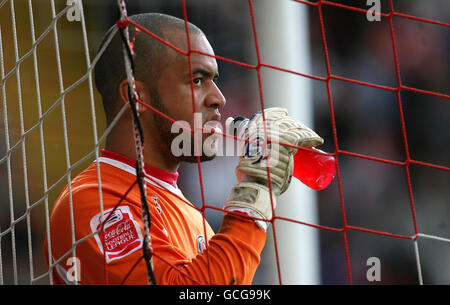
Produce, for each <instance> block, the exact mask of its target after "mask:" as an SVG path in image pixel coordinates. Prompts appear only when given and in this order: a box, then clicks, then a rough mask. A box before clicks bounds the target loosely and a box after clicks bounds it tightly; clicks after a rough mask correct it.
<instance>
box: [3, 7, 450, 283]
mask: <svg viewBox="0 0 450 305" xmlns="http://www.w3.org/2000/svg"><path fill="white" fill-rule="evenodd" d="M286 1H287V0H286ZM253 2H254V5H255V6H257V4H258V0H255V1H253ZM310 2H311V3H315V2H317V1H310ZM332 2H336V3H344V4H346V5H349V6H353V7H358V8H362V9H367V8H368V6H367V5H366V1H361V0H358V1H355V0H351V1H332ZM393 3H394V8H395V11H396V12H401V13H404V14H409V15H414V16H418V17H423V18H428V19H432V20H435V21H440V22H444V23H446V24H449V23H450V19H449V16H450V4H449V2H448V0H442V1H439V0H433V1H422V0H394V1H393ZM126 4H127V9H128V14H129V15H132V14H135V13H141V12H161V13H168V14H171V15H174V16H178V17H180V18H182V17H183V11H182V6H181V1H179V0H152V1H148V0H145V1H144V0H128V1H126ZM32 5H33V12H34V23H35V31H36V34H35V35H36V37H39V36H40V35H41V34H42V33H43V32H44V31H45V30H46V29H47V28H48V27H49V25H50V24H51V22H52V9H51V5H50V1H46V0H38V1H37V0H34V1H32ZM55 5H56V7H55V10H56V13H58V12H60V11H61V10H63V9H64V8H65V6H66V1H59V0H58V1H56V2H55ZM116 5H117V4H116V1H112V0H96V1H84V3H83V6H84V14H85V20H86V27H87V32H88V42H89V50H90V58H91V60H92V59H93V58H94V56H95V53H96V50H97V46H98V44H99V42H100V41H101V38H102V36H103V34H104V33H105V31H106V30H107V29H108V28H109V27H110V26H111V25H112V24H113V23H114V22H115V21H116V20H117V17H118V11H117V8H116ZM296 5H299V6H304V7H305V8H306V9H307V12H308V24H309V29H308V33H309V37H308V39H309V42H310V48H311V49H310V54H311V62H310V64H311V70H310V74H311V75H314V76H318V77H322V78H326V77H327V67H326V62H325V58H324V48H323V42H322V36H321V27H320V22H319V16H318V10H317V7H315V6H311V5H306V4H302V3H296ZM11 6H13V7H14V10H15V23H16V27H17V38H18V40H17V43H18V54H17V55H18V57H19V58H21V57H22V56H24V55H25V54H26V53H27V52H29V51H30V50H31V49H32V39H31V30H30V17H29V8H28V1H25V0H16V1H12V0H9V1H8V0H3V1H0V30H1V46H2V49H3V65H4V75H8V73H9V72H10V71H13V69H14V68H15V67H16V56H15V52H14V35H13V27H12V24H13V20H12V14H11ZM186 8H187V16H188V19H189V21H191V22H193V23H194V24H196V25H198V26H199V27H200V28H201V29H203V30H204V31H205V33H206V35H207V37H208V39H209V40H210V42H211V44H212V46H213V47H214V49H215V52H216V55H220V56H223V57H226V58H230V59H233V60H237V61H240V62H244V63H248V64H251V65H255V64H256V63H257V59H256V53H255V45H254V40H253V32H252V26H251V17H250V13H249V4H248V2H247V1H243V0H227V1H208V0H189V1H186ZM381 10H382V13H389V12H390V5H389V2H388V1H381ZM322 12H323V20H324V29H325V36H326V42H327V47H328V53H329V60H330V69H331V71H332V73H333V74H334V75H338V76H341V77H344V78H349V79H354V80H358V81H362V82H367V83H373V84H378V85H382V86H386V87H391V88H395V87H397V76H396V70H395V61H394V56H393V48H392V41H391V36H390V30H389V21H388V19H387V18H384V17H382V19H381V21H380V22H368V21H367V19H366V15H365V13H361V12H357V11H352V10H347V9H344V8H341V7H336V6H333V5H322ZM256 20H257V21H258V20H260V21H261V20H264V22H271V19H270V18H261V16H256ZM393 26H394V30H395V39H396V45H397V51H398V59H399V67H400V71H401V78H402V83H403V84H404V85H406V86H409V87H413V88H418V89H422V90H427V91H433V92H437V93H440V94H441V95H443V96H435V95H429V94H423V93H419V92H414V91H409V90H402V91H401V93H400V94H401V102H402V104H401V106H402V111H403V115H404V118H405V126H406V135H407V142H408V145H409V146H408V147H409V153H410V156H411V158H412V159H414V160H418V161H423V162H427V163H432V164H436V165H440V166H443V167H446V168H449V167H450V140H449V139H450V125H449V122H450V103H449V102H450V101H449V98H448V96H449V95H450V55H449V54H450V28H449V27H448V26H442V25H438V24H432V23H427V22H420V21H417V20H411V19H405V18H400V17H394V18H393ZM57 30H58V39H59V47H60V52H61V65H62V72H63V82H64V88H67V87H68V86H70V85H71V84H73V83H74V82H75V81H77V80H78V79H79V78H80V77H82V76H83V75H84V74H85V73H86V58H85V55H84V46H83V43H82V41H83V37H82V33H81V26H80V22H68V20H67V19H66V18H65V16H63V17H62V18H60V19H59V20H58V21H57ZM53 34H54V33H53V30H51V32H50V33H49V34H48V35H46V36H45V37H44V38H43V39H42V41H40V42H39V44H38V46H37V47H36V54H37V59H38V63H39V79H40V82H39V85H40V93H41V94H40V100H41V103H42V112H43V113H45V112H46V111H47V110H48V109H50V107H51V106H52V105H54V103H55V101H57V99H58V98H59V97H60V87H59V80H58V71H57V63H56V57H55V44H54V35H53ZM280 35H282V33H280ZM259 38H261V37H259ZM292 39H295V37H292ZM218 63H219V69H220V74H221V77H220V81H219V86H220V88H221V89H222V91H223V93H224V95H225V96H226V98H227V106H226V108H225V109H223V111H222V117H223V118H224V119H226V118H227V117H230V116H232V117H235V116H237V115H246V116H249V115H251V114H252V113H254V112H255V111H258V110H259V109H260V104H259V94H258V90H257V86H258V84H257V76H256V71H255V70H254V69H248V68H244V67H240V66H236V65H233V64H230V63H227V62H224V61H220V60H219V61H218ZM19 66H20V69H17V70H16V72H13V73H12V74H10V75H9V77H8V78H6V79H4V80H3V76H4V75H2V82H1V89H2V90H3V89H5V92H6V99H3V96H2V107H1V117H2V123H0V133H1V140H0V152H1V158H2V162H1V163H0V232H2V233H1V234H2V235H1V237H0V243H1V252H0V255H1V262H2V263H1V267H2V275H3V283H5V284H10V283H14V281H15V280H14V270H13V267H12V266H13V259H14V255H13V252H16V259H17V266H18V269H17V276H18V279H17V281H18V282H19V283H29V282H30V266H29V265H30V261H29V255H28V253H29V240H28V233H27V230H28V227H27V222H26V221H25V219H24V220H23V221H20V222H17V223H14V226H11V223H12V219H17V218H19V217H20V216H22V215H24V213H25V212H26V211H27V204H28V205H33V204H34V203H37V204H35V205H34V206H33V208H32V209H31V210H30V224H31V226H30V227H31V230H32V240H31V244H32V253H33V273H34V276H35V277H36V276H38V275H39V274H42V273H44V272H45V271H46V266H45V264H44V259H43V256H42V246H43V239H44V237H45V203H46V199H47V201H48V204H49V207H51V205H52V203H53V202H54V201H55V199H56V197H57V196H58V194H59V192H60V191H61V189H62V188H63V187H64V185H65V184H66V183H67V179H65V178H63V179H61V177H63V175H64V174H65V173H66V171H67V165H66V162H67V160H66V155H65V147H64V134H63V129H62V127H61V126H62V124H63V122H62V116H61V110H62V109H61V104H58V105H56V107H55V108H54V109H52V110H51V111H50V112H49V113H48V115H47V116H46V117H45V119H44V120H43V123H42V128H43V135H44V142H45V160H46V180H47V185H48V187H49V188H50V190H49V191H48V193H47V194H45V193H44V186H43V185H44V184H43V181H44V178H45V177H44V172H43V164H42V160H43V159H42V150H41V141H40V133H39V128H36V127H37V126H38V123H39V115H38V113H39V112H38V107H37V102H36V101H37V99H38V96H37V93H36V84H35V79H34V68H33V57H32V56H29V57H27V58H25V59H24V60H23V61H22V62H21V63H20V65H19ZM19 66H17V67H19ZM17 71H20V75H19V76H20V79H21V82H20V85H21V90H20V92H19V90H18V86H17ZM299 72H302V71H299ZM310 83H311V86H312V88H313V89H312V94H313V105H314V126H313V127H314V129H315V130H316V131H317V132H318V133H319V134H320V135H321V136H322V137H323V138H324V139H325V144H324V145H323V146H322V147H321V149H322V150H325V151H327V152H334V151H335V143H334V140H333V132H332V121H331V118H330V107H329V104H328V93H327V88H326V82H324V81H320V80H312V79H311V81H310ZM330 87H331V94H332V101H333V106H334V114H335V121H336V131H337V138H338V146H339V148H340V149H341V150H344V151H348V152H353V153H357V154H363V155H367V156H373V157H376V158H381V159H386V160H393V161H399V162H403V161H405V145H404V139H403V133H402V126H401V121H400V113H399V107H398V103H397V96H396V92H395V91H389V90H383V89H380V88H374V87H370V86H365V85H362V84H355V83H352V82H348V81H344V80H337V79H332V80H330ZM94 94H95V96H94V97H95V111H96V122H97V129H98V130H97V133H98V135H99V136H100V135H101V134H102V133H103V131H104V129H105V120H104V115H103V111H102V108H101V99H100V96H99V95H98V93H97V92H95V93H94ZM19 96H21V100H22V103H23V130H25V131H27V130H30V129H31V131H30V132H29V133H27V135H26V137H25V140H24V141H23V142H20V141H21V139H23V138H22V137H21V134H22V133H21V130H22V127H21V117H20V111H19V110H20V109H19V103H18V101H19ZM4 100H6V105H7V109H5V107H4V106H3V101H4ZM64 105H65V111H66V115H67V131H68V143H69V147H70V162H71V164H73V163H75V162H77V161H78V160H80V159H81V158H82V157H84V156H85V155H86V154H87V153H88V152H90V151H92V149H93V145H94V133H93V124H92V123H91V122H92V115H91V104H90V98H89V85H88V82H87V81H83V82H82V83H81V84H80V85H79V86H77V87H76V88H74V90H71V91H70V92H68V93H67V94H66V95H65V97H64ZM5 117H6V118H7V120H8V124H7V127H8V131H6V130H5V126H6V125H5V124H4V119H5ZM7 141H9V144H8V143H7ZM16 143H25V148H24V149H25V151H26V164H27V167H26V173H27V175H26V177H27V180H25V179H24V177H25V176H24V160H23V151H22V145H21V144H19V146H17V149H14V150H12V151H11V158H10V166H11V180H12V184H11V187H10V184H9V182H8V164H9V162H7V161H6V160H7V159H5V154H6V152H7V147H8V145H9V147H13V146H14V145H15V144H16ZM92 160H93V158H89V159H88V160H86V161H84V162H81V163H80V164H79V165H78V166H76V167H75V168H73V169H72V170H71V177H74V176H75V175H76V174H77V173H79V172H80V171H81V170H83V169H84V168H85V167H86V166H87V164H88V163H90V162H91V161H92ZM235 164H236V159H235V158H233V157H220V158H217V159H216V160H214V161H211V162H208V163H205V164H204V165H202V168H203V175H204V177H206V178H207V179H205V178H204V189H205V201H206V203H207V204H210V205H215V206H218V207H221V206H222V204H223V202H224V200H225V199H226V196H227V195H228V192H229V190H230V189H231V187H232V186H233V185H234V183H235V178H234V167H235ZM339 164H340V175H341V179H342V196H343V198H344V202H345V205H344V209H345V213H346V217H347V223H348V224H349V225H352V226H357V227H362V228H368V229H371V230H377V231H382V232H389V233H392V234H398V235H404V236H413V235H414V234H415V233H414V232H415V231H414V223H413V218H412V213H411V200H410V197H409V193H408V185H407V180H406V176H405V168H404V167H402V166H397V165H392V164H387V163H383V162H376V161H372V160H368V159H364V158H358V157H353V156H349V155H346V154H341V155H339ZM180 172H181V175H180V180H179V185H180V188H181V189H182V190H183V191H184V193H185V195H186V197H187V198H189V199H190V200H191V201H192V202H194V203H201V197H200V192H199V190H200V189H199V185H198V182H197V181H198V179H197V178H198V173H197V169H196V165H183V166H182V168H181V169H180ZM218 172H220V177H218V176H217V173H218ZM410 174H411V185H412V195H413V198H414V207H415V213H416V219H417V227H418V231H419V232H420V233H424V234H429V235H433V236H439V237H442V238H446V239H449V238H450V201H449V198H450V172H449V171H448V170H440V169H435V168H430V167H427V166H421V165H416V164H412V165H410ZM209 177H211V178H209ZM26 184H27V185H26ZM27 191H28V192H27ZM10 192H11V194H12V195H13V197H12V202H11V201H10V199H9V198H10V196H9V194H10ZM317 196H318V197H317V198H318V204H317V208H318V223H317V224H318V225H322V226H328V227H334V228H342V227H343V225H344V224H343V217H342V205H341V199H340V194H339V188H338V183H337V181H336V180H335V181H334V182H333V183H332V185H331V186H330V187H329V188H328V189H326V190H323V191H320V192H318V194H317ZM11 203H12V206H13V208H11ZM206 216H207V219H208V221H209V222H210V224H211V225H212V227H213V228H214V229H215V230H217V229H218V227H219V226H220V222H221V218H222V213H220V212H217V211H214V210H208V211H207V212H206ZM12 227H13V230H10V228H12ZM347 238H348V250H349V258H350V264H351V276H352V279H353V283H354V284H370V283H369V282H368V281H367V279H366V271H367V269H368V266H367V265H366V261H367V259H368V258H369V257H374V256H375V257H378V258H380V261H381V271H382V275H381V279H382V280H381V282H375V284H417V283H418V272H417V266H416V258H415V253H414V248H413V246H412V241H411V240H408V239H400V238H394V237H390V236H383V235H377V234H370V233H366V232H362V231H358V230H348V231H347ZM13 240H15V242H14V244H15V247H16V248H15V249H13V248H12V244H13V242H12V241H13ZM319 242H320V252H319V253H320V254H319V255H320V257H318V259H319V261H320V283H321V284H347V283H348V274H347V266H346V257H345V248H344V242H343V237H342V233H339V232H332V231H328V230H319ZM418 246H419V253H420V263H421V268H422V275H423V282H424V283H425V284H450V260H449V259H448V257H449V256H450V243H449V242H445V241H438V240H433V239H420V240H419V242H418ZM264 255H265V253H263V258H264ZM265 270H266V268H265V263H264V259H263V262H262V264H261V267H260V268H259V269H258V271H257V274H256V277H255V280H254V283H255V284H264V283H267V281H266V280H265V279H266V274H265ZM47 282H48V278H43V279H42V280H40V281H37V282H36V283H37V284H45V283H47Z"/></svg>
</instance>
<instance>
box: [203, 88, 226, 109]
mask: <svg viewBox="0 0 450 305" xmlns="http://www.w3.org/2000/svg"><path fill="white" fill-rule="evenodd" d="M226 103H227V101H226V99H225V96H223V94H222V91H220V89H219V87H218V86H217V84H216V83H214V82H211V87H210V91H209V92H208V95H207V96H206V98H205V104H206V106H207V107H213V108H217V109H220V108H223V107H224V106H225V105H226Z"/></svg>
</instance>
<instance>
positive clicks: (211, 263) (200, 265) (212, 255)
mask: <svg viewBox="0 0 450 305" xmlns="http://www.w3.org/2000/svg"><path fill="white" fill-rule="evenodd" d="M265 238H266V233H265V231H264V230H263V229H260V228H258V227H257V226H256V225H255V223H254V221H253V220H250V219H245V218H243V217H240V216H236V215H226V216H224V219H223V223H222V226H221V228H220V230H219V232H218V233H217V234H215V235H214V236H213V237H212V238H211V239H210V240H209V241H208V247H207V248H206V251H204V252H203V253H201V254H198V255H197V256H196V257H195V258H194V259H192V260H185V261H183V260H180V259H179V257H178V255H177V251H174V250H176V249H173V248H172V247H171V246H170V245H169V244H164V241H161V242H162V243H163V244H159V245H155V258H154V261H155V275H156V278H157V279H158V280H159V283H160V284H176V285H185V284H219V285H228V284H236V285H249V284H251V283H252V280H253V276H254V274H255V272H256V269H257V267H258V265H259V262H260V253H261V251H262V249H263V247H264V243H265Z"/></svg>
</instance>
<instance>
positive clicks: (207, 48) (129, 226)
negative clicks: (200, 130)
mask: <svg viewBox="0 0 450 305" xmlns="http://www.w3.org/2000/svg"><path fill="white" fill-rule="evenodd" d="M130 19H131V20H133V21H134V22H136V23H138V24H139V25H141V26H142V27H144V28H147V29H148V30H150V31H151V32H152V33H154V34H156V35H157V36H159V37H161V38H163V39H164V40H165V41H167V42H168V43H170V44H171V45H173V46H175V47H176V48H178V49H181V50H184V51H187V50H188V40H187V37H186V36H187V35H186V29H185V22H184V20H181V19H178V18H175V17H171V16H168V15H163V14H150V13H148V14H140V15H135V16H131V17H130ZM112 29H113V28H111V29H110V31H109V32H108V33H107V35H105V39H106V37H108V34H109V33H111V31H112ZM188 29H189V36H190V44H191V47H192V49H195V50H199V51H201V52H203V53H207V54H213V49H212V47H211V45H210V44H209V42H208V40H207V39H206V37H205V35H204V33H203V32H202V31H201V30H200V29H198V28H197V27H196V26H194V25H192V24H190V23H188ZM129 30H130V40H131V42H132V49H131V53H132V54H133V59H134V68H135V70H134V75H135V79H136V82H135V84H136V92H137V94H138V95H139V99H140V100H142V101H143V102H145V103H146V104H148V105H151V106H152V107H154V108H155V109H156V110H158V112H159V113H156V112H155V111H153V110H151V109H148V108H146V107H142V106H141V107H139V109H138V111H139V114H140V120H141V124H142V129H143V133H144V160H145V162H146V165H145V174H146V175H145V179H144V181H145V183H146V187H147V202H148V205H149V211H150V215H151V229H150V240H151V254H152V264H153V273H154V277H155V280H156V284H251V283H252V280H253V276H254V274H255V271H256V269H257V266H258V264H259V262H260V253H261V251H262V250H263V247H264V244H265V241H266V230H267V227H268V224H269V223H270V220H271V218H272V214H273V213H272V212H273V209H275V208H276V202H277V197H278V196H279V195H280V194H282V193H283V192H284V191H285V190H286V189H287V188H288V186H289V183H290V181H291V176H292V170H293V155H294V153H295V152H296V149H295V148H294V147H295V146H303V147H314V146H316V145H319V144H321V143H322V142H323V140H322V139H321V138H320V137H319V136H318V135H317V134H316V133H315V132H313V131H312V130H311V129H309V128H307V127H306V126H304V125H302V124H301V123H299V122H297V121H296V120H295V119H293V118H290V117H289V116H288V114H287V112H286V110H284V109H279V108H269V109H266V110H264V112H263V113H262V112H259V113H256V114H255V115H254V116H253V117H252V118H251V119H250V125H249V126H251V127H252V128H248V129H246V131H245V133H244V134H243V136H244V138H245V139H246V140H248V141H247V145H245V149H244V153H243V154H242V156H241V157H240V161H239V164H238V166H237V168H236V176H237V184H236V186H235V187H234V188H233V189H232V190H231V191H230V195H229V196H228V199H227V200H226V202H225V203H224V210H225V211H226V213H225V215H224V217H223V223H222V226H221V227H220V229H219V231H218V232H217V233H216V234H215V233H214V232H213V230H212V229H211V227H210V226H209V225H208V223H207V222H206V220H204V219H203V217H202V214H201V213H200V212H199V211H198V210H197V209H196V208H195V206H194V205H192V204H191V203H189V201H188V200H187V199H186V198H185V197H184V196H183V194H182V192H181V191H180V189H179V188H178V187H177V177H178V167H179V165H180V163H181V162H183V161H186V162H196V161H197V157H196V156H185V155H182V156H175V155H174V154H173V153H172V151H171V144H172V141H173V139H174V138H175V134H174V133H172V132H171V122H170V121H169V120H167V119H166V118H164V117H163V116H162V115H161V114H163V115H166V116H168V117H170V118H172V119H173V120H176V121H184V122H187V123H189V124H190V126H194V123H193V121H194V115H193V113H194V109H193V102H192V92H193V93H194V95H195V111H196V112H197V113H201V114H202V118H203V120H204V121H203V122H202V123H205V122H211V121H212V122H217V123H218V122H219V120H220V113H219V110H220V109H221V108H222V107H224V106H225V103H226V101H225V98H224V96H223V95H222V93H221V91H220V90H219V88H218V87H217V84H216V79H217V77H218V66H217V62H216V59H215V58H214V57H212V56H206V55H203V54H200V53H197V52H194V53H191V54H190V56H191V58H190V62H189V59H188V56H186V55H183V54H181V53H180V52H176V51H175V50H173V49H172V48H170V47H168V46H166V45H165V44H163V43H161V42H159V41H158V40H157V39H154V38H152V37H151V36H150V35H147V34H145V33H142V32H141V33H140V32H139V31H138V30H137V29H135V28H134V27H133V26H131V25H130V26H129ZM104 44H105V40H104V41H103V43H102V45H101V47H102V46H103V45H104ZM190 64H191V66H192V69H190V68H189V67H190V66H189V65H190ZM192 80H193V81H192ZM95 83H96V86H97V89H98V91H99V92H100V94H101V95H102V98H103V106H104V110H105V114H106V119H107V124H108V126H112V127H111V130H110V133H109V134H108V136H107V139H106V142H105V148H104V150H102V155H101V156H100V158H99V160H97V161H98V162H94V163H92V164H91V165H90V166H89V167H88V168H87V169H85V170H84V171H83V172H82V173H81V174H79V175H78V176H77V177H75V178H74V179H73V180H72V181H71V185H70V188H69V187H66V188H65V189H64V190H63V192H62V193H61V194H60V196H59V197H58V199H57V201H56V203H55V204H54V206H53V209H52V212H51V216H50V232H49V233H50V234H49V236H50V239H49V240H46V242H45V245H44V252H45V253H44V256H45V258H46V259H47V263H50V265H51V266H53V267H52V276H53V279H54V283H56V284H71V283H73V282H74V281H77V282H78V283H81V284H105V283H109V284H120V283H123V284H145V283H147V266H146V262H145V261H144V259H143V250H142V245H143V242H142V241H143V234H144V233H143V232H144V229H143V224H142V220H141V216H142V214H141V200H140V193H139V187H138V185H136V184H135V182H136V174H135V156H136V147H135V142H134V134H133V132H134V130H133V128H132V126H133V121H132V120H133V118H132V116H131V110H130V109H129V108H127V110H126V111H125V113H123V115H121V116H118V114H119V112H120V110H121V109H122V108H123V107H124V105H126V104H127V103H128V100H129V98H128V96H129V91H128V81H127V76H126V72H125V68H124V59H123V49H122V40H121V37H120V35H119V34H118V33H116V34H115V37H114V38H113V39H112V41H111V42H110V44H109V45H108V47H106V49H105V52H104V53H103V54H102V56H101V57H100V59H99V61H98V62H97V64H96V67H95ZM125 107H126V106H125ZM263 119H265V121H264V120H263ZM274 126H276V128H275V127H274ZM251 131H253V132H251ZM255 132H256V133H255ZM255 134H256V135H258V136H257V137H255ZM208 135H210V134H208V133H205V134H203V136H202V137H201V140H202V141H205V138H206V137H207V136H208ZM271 140H272V141H273V142H271ZM255 141H256V145H257V148H258V149H256V150H254V149H249V148H251V147H252V145H255ZM192 142H193V141H192ZM280 143H283V144H287V145H282V144H280ZM201 144H202V143H201ZM258 144H259V147H258ZM253 147H254V146H253ZM262 148H267V149H262ZM264 151H266V152H267V153H266V154H264V153H263V152H264ZM275 152H276V153H275ZM213 157H214V156H206V155H202V156H200V159H201V161H207V160H210V159H212V158H213ZM97 164H99V168H97ZM99 174H100V175H99ZM269 174H270V180H269V179H268V177H269ZM99 177H100V178H99ZM218 179H220V178H218ZM271 194H272V196H271ZM100 202H102V203H103V205H102V206H101V205H100ZM71 219H73V225H72V221H71ZM102 224H104V226H103V227H102ZM71 232H73V236H72V234H71ZM82 239H83V240H82ZM79 240H82V241H80V242H78V243H77V244H76V246H73V244H74V241H79ZM74 247H75V248H74ZM49 248H50V250H51V251H50V252H49V251H48V250H49ZM73 248H74V249H75V251H74V253H75V256H76V258H78V261H79V264H78V265H77V266H76V268H78V269H77V270H78V271H79V272H77V273H76V275H77V276H75V277H74V276H73V268H72V267H73V265H71V264H69V263H68V258H70V257H71V253H72V249H73ZM71 262H73V260H71Z"/></svg>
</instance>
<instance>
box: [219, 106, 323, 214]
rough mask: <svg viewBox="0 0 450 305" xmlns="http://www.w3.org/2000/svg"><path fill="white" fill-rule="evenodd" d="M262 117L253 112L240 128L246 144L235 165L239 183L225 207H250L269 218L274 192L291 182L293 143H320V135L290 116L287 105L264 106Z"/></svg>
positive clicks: (294, 147) (259, 113) (284, 188)
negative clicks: (276, 106)
mask: <svg viewBox="0 0 450 305" xmlns="http://www.w3.org/2000/svg"><path fill="white" fill-rule="evenodd" d="M264 117H265V121H264V119H263V114H262V113H261V112H258V113H256V114H255V115H253V116H252V117H251V119H250V120H249V121H248V124H247V126H246V129H245V130H244V132H241V133H242V137H243V138H244V139H245V144H244V146H243V151H242V156H241V158H240V161H239V165H238V166H237V168H236V177H237V180H238V182H239V183H238V184H237V185H236V186H235V187H234V188H233V189H232V191H231V193H230V195H229V197H228V199H227V202H226V204H225V208H226V209H228V210H242V209H245V210H246V211H247V212H248V209H250V210H251V211H250V212H251V213H250V214H254V213H256V215H258V216H259V217H258V218H263V219H267V220H269V219H271V218H272V204H271V203H273V208H275V206H276V197H275V196H278V195H280V194H282V193H284V192H285V191H286V190H287V189H288V187H289V185H290V182H291V179H292V172H293V168H294V154H295V153H296V152H297V149H296V147H298V146H300V147H315V146H317V145H320V144H322V143H323V139H322V138H321V137H320V136H318V135H317V134H316V133H315V132H314V131H313V130H311V129H310V128H308V127H306V126H305V125H303V124H302V123H300V122H298V121H297V120H295V119H293V118H291V117H289V116H288V112H287V110H286V109H283V108H268V109H265V110H264ZM266 139H267V140H266ZM268 172H270V181H271V188H272V200H271V199H270V191H269V175H268ZM274 195H275V196H274ZM252 216H253V215H252Z"/></svg>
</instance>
